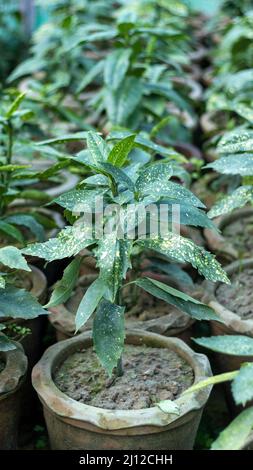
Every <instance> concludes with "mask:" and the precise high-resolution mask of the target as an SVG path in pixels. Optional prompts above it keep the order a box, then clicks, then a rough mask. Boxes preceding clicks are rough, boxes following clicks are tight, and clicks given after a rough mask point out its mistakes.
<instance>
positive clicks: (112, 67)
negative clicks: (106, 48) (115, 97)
mask: <svg viewBox="0 0 253 470" xmlns="http://www.w3.org/2000/svg"><path fill="white" fill-rule="evenodd" d="M131 53H132V50H131V49H125V48H124V49H116V50H114V51H113V52H111V53H110V54H108V55H107V58H106V61H105V68H104V81H105V84H106V86H108V87H109V88H111V89H112V90H117V89H118V88H119V86H120V85H121V83H122V81H123V80H124V77H125V75H126V72H127V69H128V67H129V63H130V56H131Z"/></svg>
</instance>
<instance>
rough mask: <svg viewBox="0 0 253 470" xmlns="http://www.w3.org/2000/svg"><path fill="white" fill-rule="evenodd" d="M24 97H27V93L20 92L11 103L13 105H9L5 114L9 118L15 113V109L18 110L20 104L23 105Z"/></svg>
mask: <svg viewBox="0 0 253 470" xmlns="http://www.w3.org/2000/svg"><path fill="white" fill-rule="evenodd" d="M24 99H25V93H20V94H19V95H18V96H17V98H16V99H15V101H14V102H13V103H12V104H11V106H10V107H9V109H8V110H7V112H6V115H5V116H6V118H7V119H10V118H11V117H12V116H13V114H14V113H15V111H17V109H18V108H19V106H20V105H21V103H22V101H23V100H24Z"/></svg>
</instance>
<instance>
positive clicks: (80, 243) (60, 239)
mask: <svg viewBox="0 0 253 470" xmlns="http://www.w3.org/2000/svg"><path fill="white" fill-rule="evenodd" d="M93 243H94V239H92V238H91V234H90V230H89V227H87V226H86V225H85V224H83V223H82V224H80V225H75V226H73V227H66V228H64V229H63V230H62V231H61V232H60V233H59V234H58V236H57V237H56V238H50V239H49V240H48V241H47V242H45V243H34V244H33V245H28V246H27V248H24V249H23V250H22V252H23V253H24V254H26V255H30V256H38V258H43V259H45V260H47V261H54V260H56V259H63V258H68V257H70V256H75V255H77V254H78V253H79V252H80V251H81V250H83V249H84V248H86V247H87V246H89V245H92V244H93Z"/></svg>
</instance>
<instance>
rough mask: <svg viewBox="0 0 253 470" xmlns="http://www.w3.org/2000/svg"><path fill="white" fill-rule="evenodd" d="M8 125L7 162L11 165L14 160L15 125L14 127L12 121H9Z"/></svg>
mask: <svg viewBox="0 0 253 470" xmlns="http://www.w3.org/2000/svg"><path fill="white" fill-rule="evenodd" d="M6 127H7V136H8V145H7V159H6V164H7V165H10V164H11V160H12V147H13V127H12V123H11V121H8V123H7V126H6Z"/></svg>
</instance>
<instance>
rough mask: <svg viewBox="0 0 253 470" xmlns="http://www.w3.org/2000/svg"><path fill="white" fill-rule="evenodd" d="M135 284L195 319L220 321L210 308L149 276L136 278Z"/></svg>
mask: <svg viewBox="0 0 253 470" xmlns="http://www.w3.org/2000/svg"><path fill="white" fill-rule="evenodd" d="M135 284H137V286H139V287H141V288H142V289H144V290H145V291H147V292H149V293H150V294H151V295H153V296H154V297H157V298H158V299H161V300H164V301H165V302H167V303H168V304H170V305H174V307H177V308H178V309H179V310H182V311H183V312H185V313H187V314H188V315H190V316H191V317H192V318H195V319H196V320H216V321H220V318H219V317H218V315H216V313H215V312H214V310H213V309H212V308H210V307H208V306H207V305H205V304H203V303H201V302H199V301H198V300H196V299H194V298H193V297H190V296H189V295H187V294H185V293H184V292H181V291H179V290H177V289H174V288H173V287H171V286H168V285H167V284H163V283H162V282H160V281H156V280H155V279H150V278H140V279H136V281H135Z"/></svg>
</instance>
